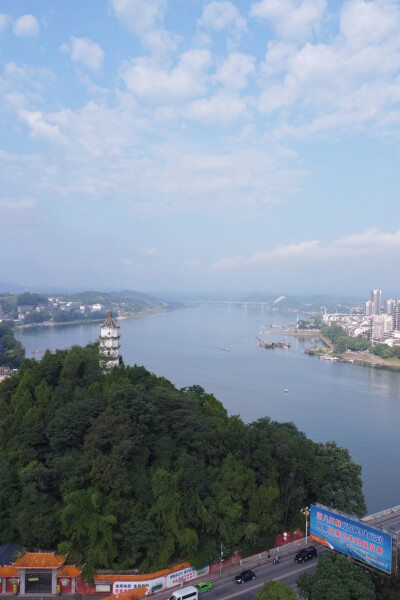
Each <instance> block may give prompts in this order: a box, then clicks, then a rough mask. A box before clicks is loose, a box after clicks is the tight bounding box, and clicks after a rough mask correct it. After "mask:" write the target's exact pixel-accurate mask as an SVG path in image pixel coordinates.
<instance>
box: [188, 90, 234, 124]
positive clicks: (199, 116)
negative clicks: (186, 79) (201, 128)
mask: <svg viewBox="0 0 400 600" xmlns="http://www.w3.org/2000/svg"><path fill="white" fill-rule="evenodd" d="M245 111H246V102H245V101H244V100H242V99H241V98H240V97H238V96H235V95H232V94H226V93H220V94H216V95H215V96H212V97H210V98H202V99H201V100H195V101H194V102H192V103H191V104H189V105H188V106H187V107H186V109H184V110H183V111H182V114H183V115H184V116H185V117H186V118H189V119H195V120H198V121H202V122H203V123H206V124H212V123H214V124H215V123H218V124H225V125H226V124H228V123H232V122H233V121H235V120H236V119H238V118H239V117H241V116H243V115H244V113H245Z"/></svg>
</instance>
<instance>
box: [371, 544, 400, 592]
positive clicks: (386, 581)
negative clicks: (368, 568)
mask: <svg viewBox="0 0 400 600" xmlns="http://www.w3.org/2000/svg"><path fill="white" fill-rule="evenodd" d="M399 558H400V553H398V554H397V564H398V563H399ZM372 575H373V582H374V585H375V592H376V600H400V571H399V570H398V569H397V571H396V573H394V574H393V575H386V574H383V573H373V574H372Z"/></svg>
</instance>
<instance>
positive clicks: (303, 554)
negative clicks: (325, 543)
mask: <svg viewBox="0 0 400 600" xmlns="http://www.w3.org/2000/svg"><path fill="white" fill-rule="evenodd" d="M316 556H317V549H316V548H314V546H310V547H309V548H303V550H300V552H298V553H297V554H296V556H295V558H294V560H295V561H296V562H298V563H302V562H305V561H306V560H311V559H312V558H315V557H316Z"/></svg>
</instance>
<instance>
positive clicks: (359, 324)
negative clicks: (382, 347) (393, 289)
mask: <svg viewBox="0 0 400 600" xmlns="http://www.w3.org/2000/svg"><path fill="white" fill-rule="evenodd" d="M322 320H323V322H324V323H325V324H326V325H332V324H336V325H340V327H342V328H343V329H344V331H345V332H346V333H347V335H349V336H350V337H358V336H362V337H364V338H366V339H368V340H369V341H370V342H371V343H372V345H375V344H380V343H383V344H386V345H388V346H391V347H394V346H400V300H394V299H393V298H390V299H388V300H385V302H382V291H381V290H372V291H371V298H370V300H366V301H365V302H364V305H363V309H362V313H361V314H360V309H358V312H357V311H354V312H351V313H350V314H349V313H345V314H340V313H337V312H336V313H331V314H328V313H327V312H325V313H324V314H323V315H322Z"/></svg>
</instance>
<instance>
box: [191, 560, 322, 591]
mask: <svg viewBox="0 0 400 600" xmlns="http://www.w3.org/2000/svg"><path fill="white" fill-rule="evenodd" d="M316 565H317V561H316V560H310V561H309V562H306V563H304V564H298V563H295V562H294V555H291V556H287V557H285V558H283V559H282V560H281V561H280V563H279V564H277V565H274V564H273V563H269V564H267V565H262V566H260V567H255V568H253V569H252V570H253V571H254V572H255V574H256V578H255V579H254V580H253V581H249V582H247V583H243V584H237V583H234V582H233V577H234V575H235V574H236V573H239V572H240V568H238V569H237V570H236V572H235V573H232V575H231V576H229V577H224V579H222V580H219V581H216V582H215V583H214V584H213V589H212V590H211V591H210V592H206V593H204V594H202V595H201V596H200V598H201V600H228V599H231V598H232V599H236V598H237V599H239V598H240V600H253V599H254V596H255V595H256V594H257V593H258V592H259V591H260V590H261V588H262V586H263V585H264V583H265V582H266V581H270V580H271V579H273V580H275V581H281V582H282V583H285V584H286V585H290V587H291V588H292V589H293V590H295V591H296V592H297V586H296V579H297V578H298V577H299V575H301V573H303V572H304V571H307V572H310V573H311V572H313V571H314V570H315V568H316Z"/></svg>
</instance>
